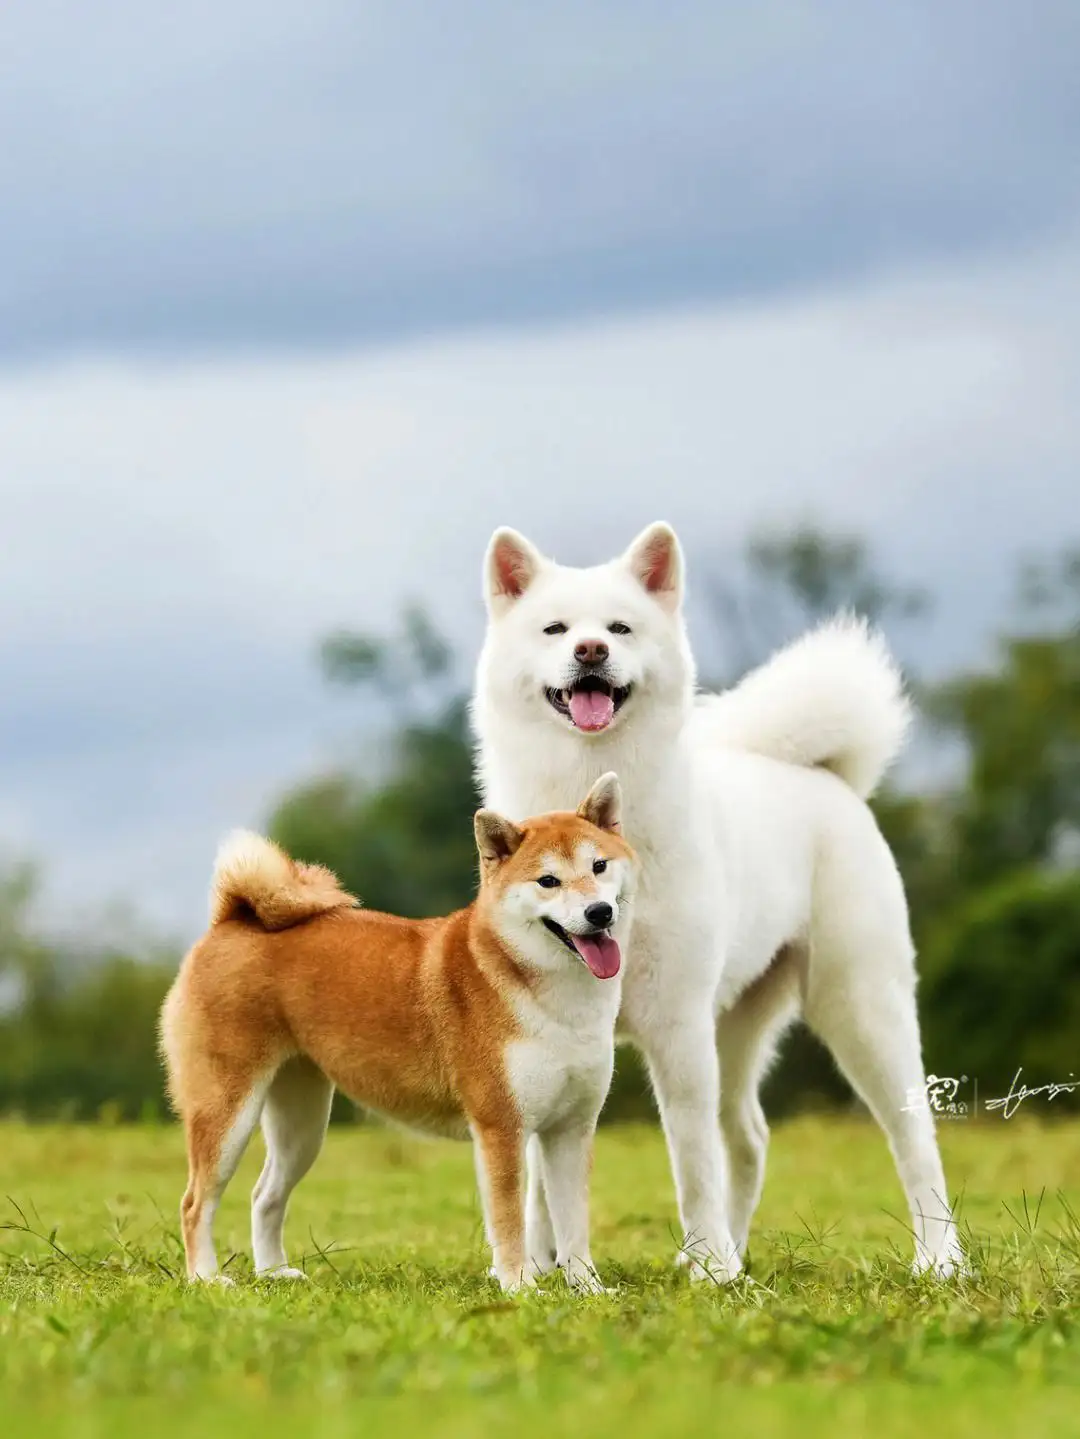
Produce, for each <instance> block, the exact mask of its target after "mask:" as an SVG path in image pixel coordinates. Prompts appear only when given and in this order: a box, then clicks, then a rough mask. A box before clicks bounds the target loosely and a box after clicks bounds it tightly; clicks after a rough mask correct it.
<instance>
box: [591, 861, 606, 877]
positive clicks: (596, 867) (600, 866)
mask: <svg viewBox="0 0 1080 1439" xmlns="http://www.w3.org/2000/svg"><path fill="white" fill-rule="evenodd" d="M605 869H607V860H606V859H594V860H593V866H592V872H593V874H603V872H604V870H605Z"/></svg>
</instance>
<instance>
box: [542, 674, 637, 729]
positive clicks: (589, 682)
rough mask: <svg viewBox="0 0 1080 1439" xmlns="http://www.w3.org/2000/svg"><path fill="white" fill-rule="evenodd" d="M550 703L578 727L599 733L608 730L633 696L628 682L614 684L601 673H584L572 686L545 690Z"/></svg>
mask: <svg viewBox="0 0 1080 1439" xmlns="http://www.w3.org/2000/svg"><path fill="white" fill-rule="evenodd" d="M544 693H545V694H546V695H547V701H548V704H549V705H550V706H551V707H552V709H553V710H556V711H557V712H558V713H559V714H561V715H565V716H566V718H567V719H568V720H569V721H570V723H571V724H572V725H573V726H574V728H575V729H579V730H583V731H584V732H585V733H586V734H598V733H599V732H600V730H604V729H607V727H608V725H609V724H610V723H611V721H612V720H613V719H614V718H615V716H616V715H617V714H618V712H619V710H620V709H621V708H622V706H623V705H624V704H625V703H626V701H627V699H628V697H629V695H630V686H629V685H622V686H620V685H613V684H609V683H608V681H607V680H604V679H601V678H600V676H599V675H583V676H582V677H581V679H578V680H575V681H574V683H573V685H572V686H571V687H570V688H569V689H565V690H545V691H544Z"/></svg>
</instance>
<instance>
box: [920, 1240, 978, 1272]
mask: <svg viewBox="0 0 1080 1439" xmlns="http://www.w3.org/2000/svg"><path fill="white" fill-rule="evenodd" d="M911 1272H912V1274H914V1275H916V1276H920V1275H926V1276H927V1277H928V1278H930V1279H966V1278H969V1277H970V1275H971V1265H970V1264H969V1263H968V1260H967V1256H966V1255H965V1253H964V1251H963V1250H962V1249H961V1248H960V1245H959V1244H958V1243H955V1242H954V1243H952V1244H949V1245H948V1246H947V1248H946V1249H944V1250H943V1251H942V1253H940V1254H931V1253H930V1252H929V1251H928V1250H926V1249H923V1248H921V1247H920V1248H919V1249H918V1250H916V1253H915V1260H914V1263H913V1264H912V1266H911Z"/></svg>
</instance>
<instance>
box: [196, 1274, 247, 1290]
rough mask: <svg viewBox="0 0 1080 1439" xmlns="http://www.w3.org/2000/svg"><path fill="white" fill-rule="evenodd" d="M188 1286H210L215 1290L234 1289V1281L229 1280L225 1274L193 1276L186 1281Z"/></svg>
mask: <svg viewBox="0 0 1080 1439" xmlns="http://www.w3.org/2000/svg"><path fill="white" fill-rule="evenodd" d="M188 1282H189V1283H190V1284H212V1285H214V1287H215V1288H217V1289H235V1288H236V1280H235V1279H230V1278H229V1276H228V1275H227V1274H193V1275H192V1276H191V1279H190V1280H189V1281H188Z"/></svg>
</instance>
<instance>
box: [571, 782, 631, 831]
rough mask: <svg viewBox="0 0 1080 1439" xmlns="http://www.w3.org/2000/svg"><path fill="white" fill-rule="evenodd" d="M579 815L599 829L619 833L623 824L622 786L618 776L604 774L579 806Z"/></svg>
mask: <svg viewBox="0 0 1080 1439" xmlns="http://www.w3.org/2000/svg"><path fill="white" fill-rule="evenodd" d="M577 812H578V814H579V815H580V817H581V818H582V819H585V820H588V822H589V823H590V824H594V825H596V827H597V829H609V830H613V831H616V832H617V831H618V829H619V826H620V825H621V823H622V786H621V785H620V784H619V777H618V775H616V774H602V775H601V776H600V778H599V779H598V780H597V781H596V783H595V784H594V785H593V787H592V789H591V790H590V791H589V793H588V794H587V795H586V796H585V798H584V799H583V800H582V801H581V803H580V804H579V805H578V811H577Z"/></svg>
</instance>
